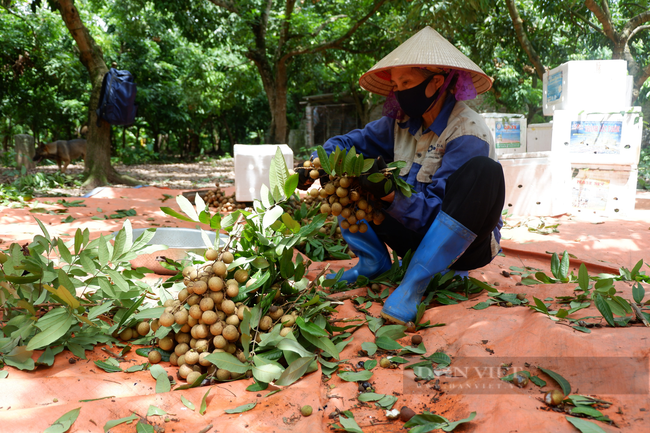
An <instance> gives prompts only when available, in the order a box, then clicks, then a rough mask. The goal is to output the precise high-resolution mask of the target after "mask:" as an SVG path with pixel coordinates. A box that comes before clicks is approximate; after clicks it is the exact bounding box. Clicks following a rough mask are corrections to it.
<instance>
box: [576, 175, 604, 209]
mask: <svg viewBox="0 0 650 433" xmlns="http://www.w3.org/2000/svg"><path fill="white" fill-rule="evenodd" d="M608 196H609V181H608V180H597V179H586V178H575V177H574V178H573V188H572V191H571V205H572V206H573V207H577V208H580V209H591V210H605V208H606V207H607V197H608Z"/></svg>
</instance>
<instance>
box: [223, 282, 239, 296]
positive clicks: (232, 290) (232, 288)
mask: <svg viewBox="0 0 650 433" xmlns="http://www.w3.org/2000/svg"><path fill="white" fill-rule="evenodd" d="M237 295H239V286H236V285H234V284H231V285H229V286H228V288H226V296H228V297H229V298H234V297H235V296H237Z"/></svg>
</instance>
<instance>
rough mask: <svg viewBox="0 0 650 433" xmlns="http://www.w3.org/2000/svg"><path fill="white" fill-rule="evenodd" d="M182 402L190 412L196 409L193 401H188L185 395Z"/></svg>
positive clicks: (182, 396)
mask: <svg viewBox="0 0 650 433" xmlns="http://www.w3.org/2000/svg"><path fill="white" fill-rule="evenodd" d="M181 402H182V403H183V404H184V405H185V407H187V408H188V409H189V410H194V409H195V407H194V403H192V402H191V401H189V400H188V399H186V398H185V396H184V395H181Z"/></svg>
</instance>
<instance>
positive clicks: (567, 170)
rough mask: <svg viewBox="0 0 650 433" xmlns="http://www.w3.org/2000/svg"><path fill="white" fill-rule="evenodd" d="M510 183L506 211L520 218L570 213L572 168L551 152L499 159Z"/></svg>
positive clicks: (507, 190)
mask: <svg viewBox="0 0 650 433" xmlns="http://www.w3.org/2000/svg"><path fill="white" fill-rule="evenodd" d="M499 162H500V163H501V166H502V167H503V173H504V176H505V181H506V201H505V204H504V208H505V209H507V210H508V212H509V213H511V214H513V215H517V216H554V215H561V214H564V213H567V212H568V211H569V210H570V206H571V203H570V196H569V194H568V193H567V192H568V191H570V185H571V166H570V164H569V162H568V161H567V160H565V159H562V158H557V157H555V156H554V155H553V154H552V153H551V152H532V153H531V152H528V153H524V154H509V155H504V156H501V157H499Z"/></svg>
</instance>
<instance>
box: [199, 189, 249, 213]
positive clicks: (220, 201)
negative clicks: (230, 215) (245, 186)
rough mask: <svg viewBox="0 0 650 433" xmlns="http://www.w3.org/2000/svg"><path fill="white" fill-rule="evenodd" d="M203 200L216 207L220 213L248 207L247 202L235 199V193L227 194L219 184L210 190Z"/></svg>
mask: <svg viewBox="0 0 650 433" xmlns="http://www.w3.org/2000/svg"><path fill="white" fill-rule="evenodd" d="M203 200H204V201H205V203H206V204H207V205H208V206H211V207H214V208H215V210H216V212H219V213H225V212H233V211H235V210H237V209H244V208H245V207H246V204H245V203H239V202H238V201H237V200H235V193H232V194H231V195H228V196H227V195H226V193H225V192H224V191H223V190H222V189H221V188H220V187H219V185H217V188H216V189H213V190H210V191H208V192H207V193H206V194H205V198H204V199H203Z"/></svg>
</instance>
